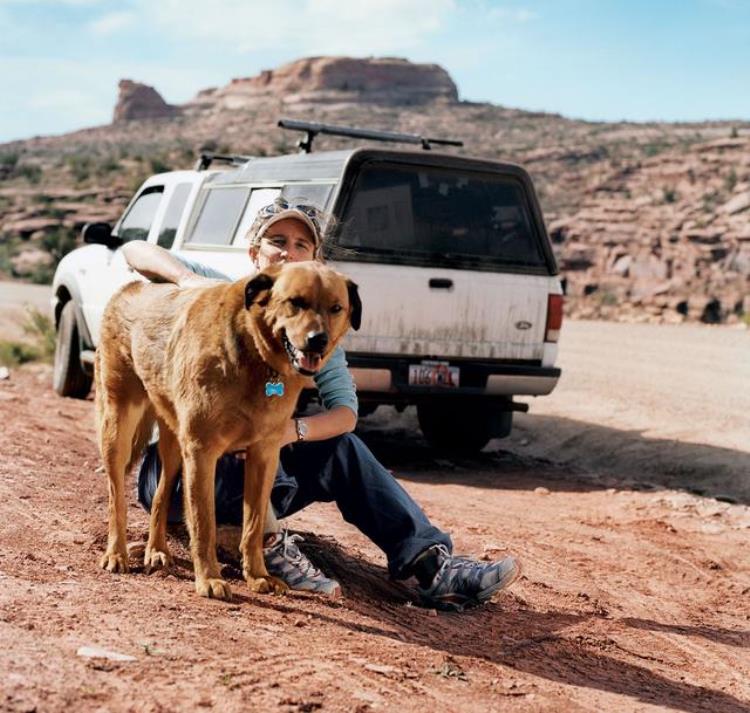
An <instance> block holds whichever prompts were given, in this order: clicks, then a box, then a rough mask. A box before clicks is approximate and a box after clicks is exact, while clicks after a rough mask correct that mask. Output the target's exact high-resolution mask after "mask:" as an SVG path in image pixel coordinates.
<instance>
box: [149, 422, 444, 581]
mask: <svg viewBox="0 0 750 713" xmlns="http://www.w3.org/2000/svg"><path fill="white" fill-rule="evenodd" d="M244 465H245V464H244V461H243V460H242V459H241V458H238V457H237V456H235V455H232V454H229V455H225V456H222V458H220V459H219V461H218V463H217V466H216V521H217V524H220V525H241V524H242V491H243V483H244ZM160 471H161V464H160V463H159V454H158V448H157V445H156V444H151V445H150V446H149V447H148V448H147V450H146V452H145V455H144V458H143V460H142V462H141V464H140V466H139V471H138V500H139V502H140V503H141V504H142V505H143V506H144V507H145V508H146V510H148V511H150V510H151V502H152V500H153V497H154V493H155V492H156V486H157V483H158V482H159V476H160ZM332 501H335V503H336V505H337V506H338V509H339V510H340V511H341V514H342V516H343V517H344V519H345V520H346V521H347V522H349V523H351V524H352V525H354V526H355V527H357V528H358V529H359V530H360V531H361V532H362V533H363V534H365V535H366V536H367V537H369V538H370V540H372V541H373V542H374V543H375V544H376V545H377V546H378V547H379V548H380V549H381V550H383V552H384V553H385V555H386V557H387V558H388V571H389V573H390V575H391V576H392V577H393V578H394V579H405V578H406V577H409V576H410V575H411V563H412V562H413V561H414V559H415V558H416V557H417V555H419V554H420V553H421V552H423V551H424V550H426V549H427V548H429V547H432V546H433V545H438V544H441V545H445V546H446V547H447V548H448V549H449V550H451V549H452V543H451V540H450V537H449V536H448V535H447V534H446V533H444V532H442V531H441V530H439V529H438V528H436V527H435V526H433V525H432V524H431V523H430V521H429V520H428V519H427V516H426V515H425V514H424V513H423V512H422V510H421V509H420V507H419V506H418V505H417V504H416V503H415V502H414V500H412V498H411V497H410V496H409V494H408V493H407V492H406V491H405V490H404V489H403V488H402V487H401V485H400V484H399V483H398V481H397V480H396V479H395V478H394V477H393V476H392V475H391V474H390V472H388V471H387V470H386V469H385V468H384V467H383V466H382V465H381V464H380V463H379V462H378V460H377V459H376V458H375V456H374V455H373V454H372V453H371V451H370V449H369V448H368V447H367V446H366V445H365V444H364V443H363V442H362V441H361V440H360V439H359V438H358V437H357V436H355V435H354V434H352V433H346V434H344V435H342V436H338V437H336V438H331V439H329V440H326V441H314V442H306V443H297V444H294V445H292V446H286V447H285V448H283V449H282V450H281V458H280V463H279V469H278V472H277V473H276V480H275V481H274V485H273V490H272V491H271V505H272V506H273V509H274V512H275V513H276V515H277V516H278V517H286V516H287V515H292V514H294V513H295V512H299V511H300V510H302V508H304V507H306V506H307V505H309V504H310V503H315V502H332ZM181 520H182V480H181V477H179V476H178V479H177V481H176V483H175V488H174V491H173V493H172V500H171V502H170V508H169V521H170V522H179V521H181Z"/></svg>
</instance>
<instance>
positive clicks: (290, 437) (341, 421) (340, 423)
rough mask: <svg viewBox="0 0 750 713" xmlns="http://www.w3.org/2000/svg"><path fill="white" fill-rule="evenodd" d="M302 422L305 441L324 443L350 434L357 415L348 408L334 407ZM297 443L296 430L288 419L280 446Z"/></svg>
mask: <svg viewBox="0 0 750 713" xmlns="http://www.w3.org/2000/svg"><path fill="white" fill-rule="evenodd" d="M302 420H303V421H304V422H305V424H306V425H307V428H308V432H307V436H306V437H305V440H306V441H324V440H326V439H327V438H335V437H336V436H340V435H342V434H344V433H350V432H351V431H353V430H354V429H355V427H356V426H357V415H356V414H355V413H354V411H352V410H351V409H350V408H349V407H348V406H336V407H334V408H332V409H331V410H330V411H324V412H323V413H316V414H314V415H312V416H304V417H303V418H302ZM296 441H297V428H296V426H295V424H294V419H290V420H289V422H288V423H287V425H286V428H285V429H284V439H283V441H282V444H281V445H282V446H286V445H288V444H290V443H296Z"/></svg>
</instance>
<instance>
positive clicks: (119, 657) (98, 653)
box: [76, 646, 138, 661]
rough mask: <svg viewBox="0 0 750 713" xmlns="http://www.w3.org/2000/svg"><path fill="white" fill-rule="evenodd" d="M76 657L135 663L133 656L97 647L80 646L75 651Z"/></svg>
mask: <svg viewBox="0 0 750 713" xmlns="http://www.w3.org/2000/svg"><path fill="white" fill-rule="evenodd" d="M76 655H77V656H82V657H83V658H88V659H107V660H108V661H137V660H138V659H136V657H135V656H130V655H128V654H121V653H120V652H119V651H110V650H109V649H102V648H100V647H99V646H81V647H79V649H78V651H76Z"/></svg>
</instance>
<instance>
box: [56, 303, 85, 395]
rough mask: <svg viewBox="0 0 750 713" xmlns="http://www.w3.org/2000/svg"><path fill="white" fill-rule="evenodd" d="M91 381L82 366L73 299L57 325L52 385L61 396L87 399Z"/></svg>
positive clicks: (65, 307) (65, 306)
mask: <svg viewBox="0 0 750 713" xmlns="http://www.w3.org/2000/svg"><path fill="white" fill-rule="evenodd" d="M91 381H92V379H91V377H90V376H89V375H88V374H87V373H86V372H85V371H84V370H83V367H82V366H81V345H80V341H79V339H78V322H77V321H76V312H75V305H74V304H73V302H72V301H70V302H66V303H65V305H64V306H63V308H62V312H61V313H60V321H59V323H58V325H57V341H56V343H55V364H54V370H53V372H52V386H53V388H54V389H55V391H56V392H57V393H58V394H60V396H70V397H71V398H74V399H85V398H86V397H87V396H88V395H89V391H91Z"/></svg>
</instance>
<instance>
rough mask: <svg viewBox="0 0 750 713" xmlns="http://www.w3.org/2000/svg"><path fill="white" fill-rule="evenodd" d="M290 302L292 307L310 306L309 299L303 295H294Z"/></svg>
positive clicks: (305, 307) (303, 307)
mask: <svg viewBox="0 0 750 713" xmlns="http://www.w3.org/2000/svg"><path fill="white" fill-rule="evenodd" d="M289 303H290V304H291V305H292V307H296V308H297V309H307V308H308V307H309V305H308V304H307V301H306V300H305V299H303V298H302V297H292V298H291V299H290V300H289Z"/></svg>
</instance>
